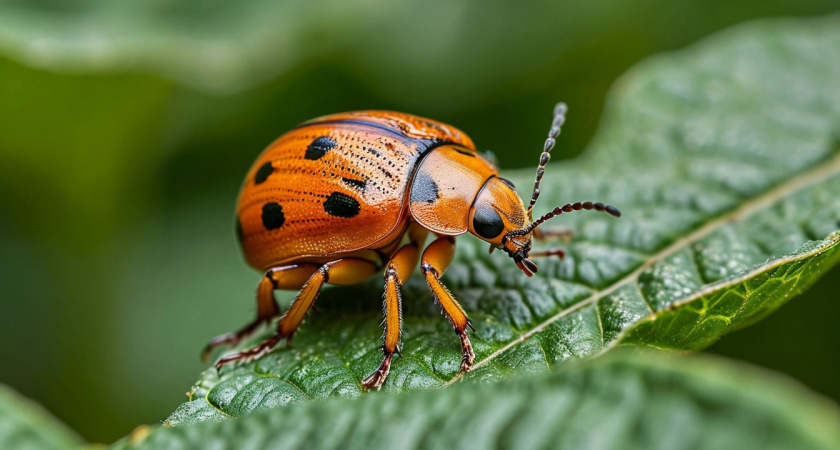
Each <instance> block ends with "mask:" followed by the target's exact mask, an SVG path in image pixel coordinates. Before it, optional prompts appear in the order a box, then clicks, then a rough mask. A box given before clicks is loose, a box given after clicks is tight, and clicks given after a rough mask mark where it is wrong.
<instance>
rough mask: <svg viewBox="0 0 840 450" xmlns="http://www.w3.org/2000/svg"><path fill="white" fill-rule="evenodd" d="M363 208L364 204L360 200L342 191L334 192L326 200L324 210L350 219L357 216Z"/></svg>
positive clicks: (332, 214)
mask: <svg viewBox="0 0 840 450" xmlns="http://www.w3.org/2000/svg"><path fill="white" fill-rule="evenodd" d="M361 210H362V205H360V204H359V201H358V200H356V199H355V198H353V197H351V196H349V195H347V194H342V193H341V192H333V193H332V194H330V196H329V197H327V200H326V201H325V202H324V211H326V212H327V214H329V215H331V216H335V217H344V218H345V219H349V218H351V217H355V216H356V214H359V211H361Z"/></svg>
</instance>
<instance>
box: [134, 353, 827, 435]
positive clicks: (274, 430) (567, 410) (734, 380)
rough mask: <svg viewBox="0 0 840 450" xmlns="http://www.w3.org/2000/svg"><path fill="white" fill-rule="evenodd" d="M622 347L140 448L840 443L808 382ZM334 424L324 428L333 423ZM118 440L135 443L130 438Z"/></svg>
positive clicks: (262, 415) (262, 418)
mask: <svg viewBox="0 0 840 450" xmlns="http://www.w3.org/2000/svg"><path fill="white" fill-rule="evenodd" d="M663 353H664V352H659V351H653V350H648V351H645V352H639V351H636V352H626V351H624V352H616V354H612V355H609V356H608V357H606V358H596V359H595V360H593V361H587V363H586V364H570V365H567V366H566V367H564V368H562V370H559V371H552V372H550V373H543V374H538V375H531V376H523V377H520V378H518V379H516V380H511V381H510V382H504V383H494V384H478V383H462V384H459V385H458V386H453V387H452V388H451V389H449V390H448V391H447V392H445V393H441V392H411V393H408V394H404V395H394V394H384V395H376V396H370V397H368V398H364V399H354V400H349V399H343V400H336V401H333V402H314V403H308V404H302V405H297V406H296V407H294V408H281V409H279V410H275V411H260V412H257V413H254V414H253V415H250V416H247V417H243V418H241V419H239V420H229V421H224V422H221V423H201V424H195V425H192V426H184V427H174V428H164V429H160V430H157V431H156V432H154V433H152V434H151V435H149V436H148V437H147V438H146V439H145V440H142V441H140V442H138V443H137V445H136V446H135V447H133V448H194V447H202V448H208V447H214V448H232V447H236V448H284V449H295V448H349V449H353V448H363V449H370V448H622V449H636V448H638V449H669V450H670V449H675V448H739V449H761V450H768V449H788V448H813V449H821V448H826V449H828V448H836V447H837V446H838V445H840V412H838V410H837V407H836V405H833V404H831V403H830V402H828V401H826V400H824V399H822V398H819V397H815V396H813V394H811V393H810V392H808V391H807V390H805V389H804V388H803V387H801V386H799V385H797V384H795V383H793V382H791V381H790V380H788V379H783V378H780V377H776V376H770V375H769V374H768V373H766V372H763V371H759V370H757V369H754V368H750V367H746V366H742V365H739V364H727V363H726V362H724V361H722V360H719V359H715V358H710V357H699V356H675V355H670V356H664V355H663ZM325 431H327V432H325ZM121 447H130V446H129V445H126V444H123V445H121Z"/></svg>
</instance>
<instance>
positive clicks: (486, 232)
mask: <svg viewBox="0 0 840 450" xmlns="http://www.w3.org/2000/svg"><path fill="white" fill-rule="evenodd" d="M473 229H474V230H475V232H476V233H478V236H479V237H483V238H485V239H493V238H494V237H496V236H498V235H500V234H502V231H505V223H504V222H502V217H501V216H500V215H499V213H498V212H496V210H495V209H494V208H493V207H492V206H490V205H489V204H487V203H482V204H480V205H478V206H476V208H475V214H474V215H473Z"/></svg>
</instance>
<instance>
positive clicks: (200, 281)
mask: <svg viewBox="0 0 840 450" xmlns="http://www.w3.org/2000/svg"><path fill="white" fill-rule="evenodd" d="M838 9H840V3H838V2H837V1H820V0H803V1H798V2H791V1H758V0H748V1H739V2H731V1H705V2H685V1H680V2H677V1H666V0H662V1H633V2H626V1H619V0H606V1H602V2H586V3H585V4H584V3H582V2H550V1H538V2H520V3H518V4H516V5H514V4H513V3H512V2H508V3H503V2H493V1H479V0H471V1H464V2H459V3H457V4H456V3H455V2H444V1H434V0H433V1H419V0H418V1H411V2H399V3H398V2H390V1H384V0H380V1H376V0H367V1H357V2H353V3H352V4H351V3H349V2H340V3H339V2H327V1H320V0H310V1H285V2H275V1H272V2H269V1H258V0H250V1H243V2H215V1H205V2H201V3H198V2H171V1H163V0H161V1H146V2H133V3H128V2H93V1H74V2H67V1H63V0H62V1H58V0H56V1H47V0H40V1H4V2H0V268H2V270H0V342H2V344H0V382H3V383H7V384H10V385H11V386H13V387H14V388H16V389H17V390H19V391H21V392H22V393H23V394H25V395H26V396H29V397H31V398H33V399H35V400H36V401H39V402H41V403H42V404H44V405H45V406H46V407H47V408H48V409H49V410H50V411H52V412H53V413H54V414H56V415H57V416H58V417H59V418H60V419H62V420H63V421H65V422H67V423H68V424H69V425H70V426H72V427H73V428H75V429H76V430H78V431H79V432H80V433H81V434H82V435H83V436H84V437H85V438H87V439H90V440H93V441H97V442H111V441H113V440H115V439H116V438H118V437H120V436H123V435H125V434H126V433H128V432H129V431H130V430H131V429H132V428H133V427H134V426H136V425H138V424H140V423H154V422H156V421H157V420H159V419H162V418H164V417H165V416H166V415H167V414H168V413H169V412H170V411H171V410H172V409H174V408H175V406H177V405H178V404H179V403H181V402H182V401H184V400H185V398H186V397H184V396H183V393H184V392H185V391H186V390H187V389H189V387H190V385H191V383H192V382H193V381H194V380H195V379H196V377H197V375H198V373H199V371H200V370H202V369H204V368H205V367H206V366H205V365H204V364H202V363H201V362H200V361H199V359H198V352H199V350H200V349H201V347H202V346H203V345H204V344H205V343H206V341H207V340H208V339H210V338H211V337H213V336H215V335H216V334H219V333H222V332H225V331H230V330H232V329H233V328H235V327H237V326H239V325H241V324H242V323H244V322H245V321H246V320H248V319H249V318H250V317H251V315H252V314H253V311H254V305H253V290H254V286H255V283H256V281H257V279H258V274H257V273H255V272H253V271H252V270H250V269H249V268H248V267H246V265H245V264H244V262H242V260H241V257H240V255H239V251H238V249H237V247H236V243H235V240H234V237H233V226H232V215H233V207H234V200H235V196H236V194H237V191H238V189H239V184H240V182H241V179H242V177H243V176H244V173H245V171H246V170H247V169H248V167H249V166H250V164H251V162H252V161H253V160H254V158H255V157H256V156H257V154H258V153H259V152H260V151H261V150H262V149H263V148H264V147H265V146H266V145H267V144H268V143H269V142H270V141H272V140H273V139H274V138H275V137H277V136H278V135H280V134H281V133H283V132H284V131H286V130H288V129H289V128H291V127H292V126H294V125H295V124H297V123H299V122H302V121H304V120H307V119H310V118H313V117H316V116H319V115H323V114H328V113H333V112H338V111H345V110H354V109H365V108H378V109H394V110H399V111H405V112H411V113H415V114H419V115H424V116H427V117H432V118H435V119H438V120H441V121H444V122H447V123H451V124H453V125H455V126H457V127H459V128H461V129H463V130H465V131H466V132H467V133H468V134H469V135H470V136H471V137H472V138H473V140H474V141H475V142H476V144H477V145H478V146H479V148H480V149H491V150H493V152H494V153H495V154H496V155H497V156H498V158H499V160H500V162H501V165H502V166H503V167H505V168H515V167H523V166H533V165H534V164H535V163H536V161H537V155H538V151H539V149H540V148H541V146H542V140H543V139H544V134H545V132H546V131H547V125H548V121H549V120H550V113H551V108H552V106H553V104H554V103H555V102H556V101H558V100H561V99H562V100H564V101H566V102H567V103H568V104H569V106H570V110H571V112H570V115H569V120H568V122H567V123H568V125H567V126H566V128H565V129H564V131H563V136H562V139H561V140H560V142H559V146H558V151H557V156H559V157H565V158H569V157H573V156H575V155H576V154H578V153H579V152H580V151H582V150H583V149H584V148H585V147H586V144H587V142H588V141H589V140H590V138H591V137H592V135H593V133H595V131H596V127H597V124H598V121H599V115H600V112H601V109H602V107H603V102H604V98H605V95H606V93H607V90H608V88H609V86H610V85H611V83H612V82H613V81H614V80H615V79H616V78H617V77H618V76H619V75H620V74H621V73H622V72H623V71H624V70H626V69H627V68H628V67H629V66H631V65H632V64H633V63H635V62H637V61H639V60H640V59H642V58H644V57H646V56H648V55H651V54H655V53H659V52H663V51H670V50H676V49H680V48H682V47H685V46H686V45H689V44H691V43H692V42H694V41H696V40H698V39H700V38H702V37H704V36H706V35H709V34H710V33H713V32H714V31H717V30H720V29H722V28H725V27H728V26H730V25H733V24H737V23H740V22H743V21H747V20H751V19H755V18H762V17H776V16H809V15H821V14H826V13H830V12H833V11H836V10H838ZM523 152H524V153H523ZM529 152H530V153H532V154H533V158H523V157H522V155H523V154H527V153H529ZM556 159H557V158H556ZM570 200H575V199H570ZM619 206H620V205H619ZM838 280H840V269H835V270H834V271H833V272H831V273H829V274H828V275H827V276H826V277H825V278H824V279H823V280H821V281H820V282H819V283H818V284H817V285H816V286H815V287H814V288H813V289H812V290H811V291H810V292H809V293H808V294H806V295H805V296H803V298H800V299H797V300H795V301H793V302H792V303H791V304H789V305H788V306H786V307H784V308H783V309H782V310H781V311H779V312H777V313H776V314H774V315H773V316H771V317H769V318H768V319H766V320H765V321H763V322H762V323H760V324H758V325H756V326H754V327H752V328H750V329H747V330H744V331H741V332H738V333H736V334H733V335H731V336H729V337H727V338H725V339H724V340H723V341H721V342H720V343H719V344H717V345H716V346H714V347H713V348H712V349H711V351H713V352H717V353H721V354H725V355H730V356H733V357H736V358H739V359H743V360H746V361H751V362H754V363H756V364H759V365H762V366H765V367H770V368H773V369H776V370H780V371H782V372H785V373H788V374H790V375H792V376H793V377H795V378H797V379H799V380H800V381H802V382H804V383H805V384H806V385H808V386H810V387H812V388H813V389H815V390H816V391H818V392H821V393H823V394H825V395H828V396H830V397H833V398H834V399H840V385H839V384H838V383H836V381H835V380H836V372H837V371H838V370H840V354H838V352H836V351H831V350H827V349H835V348H838V347H840V327H837V325H836V317H838V316H839V315H840V314H838V313H840V306H838V302H837V301H836V299H837V292H838V288H840V281H838Z"/></svg>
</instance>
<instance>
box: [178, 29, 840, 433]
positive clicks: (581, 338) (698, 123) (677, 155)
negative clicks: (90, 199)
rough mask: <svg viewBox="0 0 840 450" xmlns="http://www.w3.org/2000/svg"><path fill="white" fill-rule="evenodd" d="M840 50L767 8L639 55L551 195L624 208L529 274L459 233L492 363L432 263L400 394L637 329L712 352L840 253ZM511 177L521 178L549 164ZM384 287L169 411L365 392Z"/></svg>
mask: <svg viewBox="0 0 840 450" xmlns="http://www.w3.org/2000/svg"><path fill="white" fill-rule="evenodd" d="M837 48H840V19H838V17H829V18H823V19H810V20H789V21H788V20H785V21H770V22H758V23H753V24H748V25H745V26H741V27H738V28H736V29H733V30H730V31H727V32H723V33H720V34H718V35H716V36H714V37H712V38H709V39H707V40H705V41H703V42H701V43H699V44H697V45H695V46H693V47H691V48H688V49H686V50H683V51H681V52H678V53H675V54H670V55H665V56H661V57H657V58H653V59H651V60H648V61H646V62H643V63H642V64H640V65H638V66H637V67H636V68H634V69H632V70H631V71H630V72H629V73H628V74H626V75H625V76H624V77H622V78H621V79H620V80H619V81H618V82H617V83H616V85H615V86H614V88H613V90H612V93H611V95H610V97H609V99H608V102H607V108H606V110H605V117H604V119H603V123H602V127H601V129H600V131H599V133H598V135H597V136H596V138H595V139H594V142H593V143H592V145H591V147H590V148H589V149H588V151H587V152H586V153H585V156H584V157H583V158H580V159H579V160H576V161H574V162H571V163H563V164H562V165H561V164H555V165H551V166H550V167H549V169H548V171H547V176H546V178H545V180H544V182H543V192H544V194H543V196H542V197H541V199H540V203H539V205H538V208H537V213H540V212H543V211H546V210H548V209H549V208H550V207H553V206H555V205H561V204H564V203H567V202H574V201H583V200H600V201H604V202H607V203H610V204H613V205H615V206H617V207H619V208H620V209H621V210H622V211H623V213H624V215H623V216H622V218H621V219H618V220H616V219H613V218H610V217H607V216H606V215H604V214H595V213H575V214H571V215H569V216H568V218H566V215H564V216H563V217H562V218H561V219H556V220H554V221H553V222H549V223H550V224H552V226H565V227H570V228H571V229H572V230H573V231H574V233H575V237H574V239H573V240H571V241H570V242H568V243H567V242H562V241H561V242H553V243H541V244H537V248H541V247H542V248H547V247H550V246H554V245H559V246H561V247H563V248H564V249H565V251H566V254H567V257H566V259H564V260H562V261H561V260H556V259H550V260H542V261H539V264H540V272H539V274H538V275H537V276H535V277H533V278H530V279H529V278H527V277H526V276H525V275H523V274H522V273H521V272H520V271H519V270H518V269H517V268H516V267H515V266H514V264H513V263H512V261H511V260H510V259H509V258H507V257H506V256H505V255H504V254H499V253H496V254H493V255H489V254H487V247H486V244H483V243H480V242H479V241H478V240H476V239H473V238H471V237H464V238H459V239H458V253H457V256H456V261H455V262H454V263H453V265H452V266H450V268H449V270H448V271H447V272H446V274H445V275H444V282H445V283H446V284H447V285H448V286H449V287H450V288H451V290H452V291H453V292H454V293H455V294H456V296H457V297H458V298H459V300H460V301H461V303H462V305H463V306H464V308H465V309H466V311H467V312H468V313H469V314H470V317H471V318H472V320H473V323H474V324H475V327H476V331H475V333H472V335H471V339H472V342H473V345H474V347H475V351H476V354H477V364H476V365H475V367H474V370H473V371H472V372H471V373H469V374H467V375H464V374H461V373H460V372H459V371H458V366H459V362H460V348H459V345H458V340H457V338H456V337H455V336H454V335H453V333H452V330H451V327H450V326H449V324H448V323H447V322H446V320H444V319H443V318H441V317H440V316H439V315H438V313H437V310H436V307H435V306H434V305H433V301H432V299H431V295H430V294H429V293H428V291H427V290H426V288H425V285H424V283H423V282H422V280H420V279H419V277H416V276H415V277H413V278H412V279H411V280H410V281H409V282H408V283H407V284H406V286H405V287H404V291H403V294H404V299H405V300H404V307H405V314H404V326H403V328H404V350H403V354H404V357H402V358H398V359H396V360H395V362H394V364H393V367H392V372H391V375H390V378H389V379H388V382H387V383H386V384H385V386H384V387H383V390H386V391H405V390H415V389H436V388H441V387H445V386H448V385H450V384H452V383H453V382H455V381H457V380H460V379H465V378H469V379H481V380H489V379H497V378H509V377H511V376H518V375H521V374H522V373H526V372H540V371H544V370H546V369H547V368H551V367H554V366H556V365H558V364H561V363H563V362H566V361H568V360H571V359H580V358H588V357H591V356H594V355H598V354H601V353H604V352H607V351H609V350H610V349H612V348H614V347H616V346H617V345H618V344H621V343H625V344H634V345H650V346H656V347H667V348H674V349H682V350H695V349H701V348H704V347H706V346H708V345H709V344H711V343H713V342H714V341H716V340H717V339H719V338H720V337H721V336H723V335H724V334H726V333H728V332H731V331H733V330H736V329H738V328H740V327H744V326H747V325H749V324H750V323H753V322H755V321H758V320H760V319H761V318H762V317H764V316H766V315H767V314H769V313H770V312H772V311H774V310H775V309H777V308H778V307H779V306H781V305H782V304H784V303H785V302H786V301H788V300H789V299H790V298H792V297H793V296H795V295H796V294H798V293H799V292H801V291H802V290H804V289H806V288H807V287H808V286H809V285H810V284H812V283H813V282H814V281H815V280H816V279H817V278H818V277H819V276H820V275H821V274H822V273H824V272H826V271H827V270H828V269H830V268H831V267H832V266H833V265H834V264H836V263H837V261H838V259H839V258H840V253H838V241H840V233H838V230H840V195H838V193H840V157H838V136H839V135H840V55H838V53H837V52H836V49H837ZM566 126H567V127H573V126H574V111H572V112H571V115H570V117H569V121H568V122H567V125H566ZM537 150H538V149H535V150H534V154H533V157H534V160H535V162H536V159H537V156H538V152H537ZM556 151H562V139H561V140H560V148H559V149H558V150H556ZM505 176H506V177H508V178H510V179H512V180H513V181H514V183H515V184H516V185H517V186H520V188H521V189H526V188H527V187H528V186H530V185H531V183H532V180H533V172H532V171H531V170H528V171H519V172H508V173H506V174H505ZM523 195H524V196H526V197H527V194H523ZM563 219H565V220H563ZM381 284H382V282H381V279H379V278H378V277H376V278H375V279H373V280H371V281H370V282H368V283H366V284H363V285H361V286H355V287H350V288H337V289H327V290H325V291H324V292H323V294H322V296H321V298H319V300H318V303H317V307H316V310H315V311H314V312H313V313H312V314H311V315H310V316H309V320H308V321H307V323H305V324H304V326H303V327H302V328H301V330H300V331H299V332H298V333H297V334H296V335H295V345H294V347H293V348H291V349H281V350H278V351H275V352H273V353H271V354H269V355H267V356H265V357H263V358H262V359H260V360H258V361H256V362H254V363H250V364H245V365H242V366H239V367H235V368H225V369H223V370H222V372H221V375H217V374H216V372H215V370H208V371H206V372H204V373H203V374H202V376H201V378H200V380H199V381H198V383H197V384H196V386H195V388H194V389H193V391H192V393H191V401H189V402H187V403H185V404H183V405H182V406H181V407H179V408H178V409H177V410H176V411H175V412H174V413H173V414H172V415H171V416H170V417H169V418H168V419H167V421H166V422H167V424H168V425H176V424H179V423H183V422H196V421H205V420H220V419H223V418H226V417H238V416H240V415H242V414H245V413H249V412H251V411H254V410H256V409H262V408H272V407H277V406H281V405H285V404H288V403H290V402H297V401H302V400H308V399H324V398H328V397H336V396H343V397H355V396H361V395H363V391H362V390H361V388H360V387H359V381H360V380H361V379H362V378H364V377H365V376H366V375H368V374H369V372H371V371H372V370H373V369H375V368H376V367H377V366H378V364H379V360H380V358H381V352H380V351H378V350H377V349H376V348H377V346H378V345H379V343H378V338H379V336H380V335H381V329H380V328H379V324H380V322H381V313H380V311H379V307H380V304H379V303H380V298H381V289H382V287H381ZM236 325H239V324H232V325H231V326H232V327H233V326H236ZM265 337H266V335H265V334H263V335H261V336H258V337H256V338H255V339H253V340H252V341H251V342H249V343H247V344H246V345H251V344H254V343H256V342H258V341H259V340H260V339H262V338H265Z"/></svg>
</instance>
